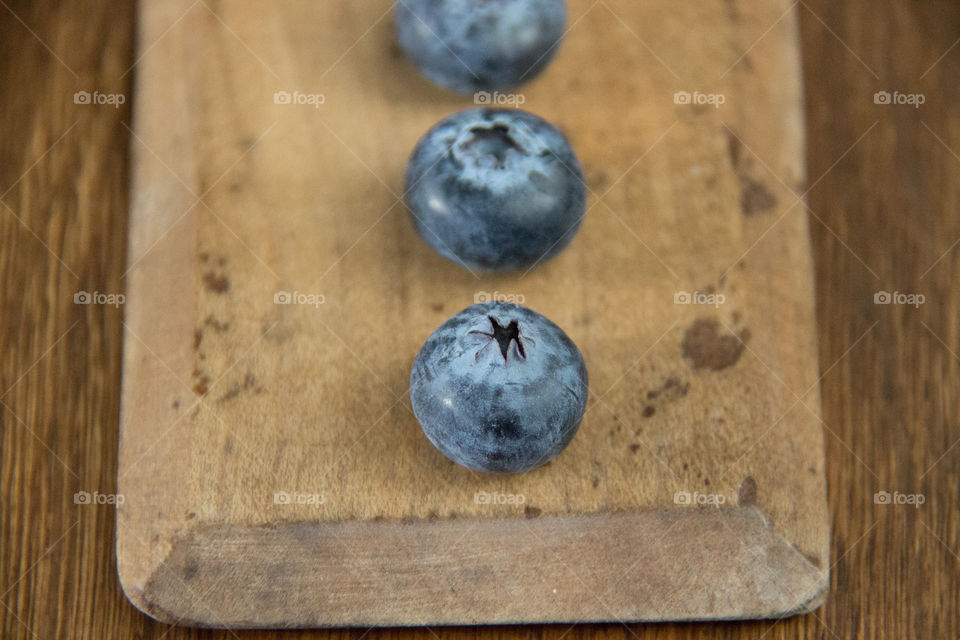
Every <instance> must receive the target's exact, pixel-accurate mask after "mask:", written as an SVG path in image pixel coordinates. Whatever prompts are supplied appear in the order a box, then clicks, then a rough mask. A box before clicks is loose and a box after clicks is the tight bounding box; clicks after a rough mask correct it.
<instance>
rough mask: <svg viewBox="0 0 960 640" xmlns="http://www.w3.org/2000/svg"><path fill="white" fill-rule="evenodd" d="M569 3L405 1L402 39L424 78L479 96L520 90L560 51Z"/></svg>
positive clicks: (400, 9) (399, 18) (398, 19)
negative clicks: (485, 93) (524, 83)
mask: <svg viewBox="0 0 960 640" xmlns="http://www.w3.org/2000/svg"><path fill="white" fill-rule="evenodd" d="M566 21H567V7H566V2H565V1H564V0H399V2H397V8H396V14H395V23H396V28H397V41H398V42H399V43H400V47H401V48H403V50H404V51H405V52H406V54H407V56H408V57H409V58H410V59H411V60H412V61H413V63H414V64H415V65H416V66H417V67H418V68H419V69H420V71H421V72H422V73H423V75H425V76H427V77H428V78H429V79H430V80H432V81H433V82H435V83H437V84H438V85H440V86H442V87H447V88H448V89H453V90H454V91H459V92H460V93H473V92H475V91H480V90H483V91H496V90H500V89H508V88H510V87H515V86H517V85H518V84H520V83H522V82H527V81H529V80H530V79H531V78H533V77H534V76H535V75H537V74H538V73H540V71H542V70H543V69H544V67H546V66H547V64H548V63H549V62H550V59H551V58H552V57H553V54H554V53H556V50H557V48H558V46H559V45H560V41H561V40H562V39H563V32H564V28H565V25H566Z"/></svg>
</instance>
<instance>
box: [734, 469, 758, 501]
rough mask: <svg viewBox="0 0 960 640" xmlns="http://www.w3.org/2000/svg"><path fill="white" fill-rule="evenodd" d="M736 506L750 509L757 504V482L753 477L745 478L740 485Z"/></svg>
mask: <svg viewBox="0 0 960 640" xmlns="http://www.w3.org/2000/svg"><path fill="white" fill-rule="evenodd" d="M737 504H739V505H740V506H741V507H752V506H753V505H755V504H757V481H756V480H754V479H753V476H747V477H746V478H744V479H743V482H741V483H740V489H739V490H738V491H737Z"/></svg>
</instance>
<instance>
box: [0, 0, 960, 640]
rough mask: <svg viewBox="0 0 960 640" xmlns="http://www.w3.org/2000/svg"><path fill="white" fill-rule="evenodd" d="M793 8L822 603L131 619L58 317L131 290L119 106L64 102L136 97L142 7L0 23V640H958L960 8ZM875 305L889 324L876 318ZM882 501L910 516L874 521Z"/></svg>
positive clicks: (72, 354) (90, 354)
mask: <svg viewBox="0 0 960 640" xmlns="http://www.w3.org/2000/svg"><path fill="white" fill-rule="evenodd" d="M198 2H201V3H202V2H204V0H198ZM599 2H600V4H601V5H602V4H603V0H599ZM209 8H210V9H211V11H212V12H215V11H216V4H215V3H213V2H211V3H210V5H209ZM794 10H795V11H798V12H799V14H800V19H801V25H802V35H803V47H804V49H803V61H804V79H805V82H806V99H807V127H808V175H809V179H808V184H807V189H808V191H807V202H808V205H809V207H808V209H807V210H806V211H805V210H804V209H803V208H802V207H795V208H794V209H792V210H787V211H784V212H783V214H782V215H784V216H786V215H809V216H810V220H811V228H812V239H813V246H814V257H815V264H816V284H817V319H818V323H819V334H820V369H821V373H822V375H823V377H822V382H821V384H822V390H823V414H824V423H825V426H824V429H825V432H826V443H827V473H828V490H829V504H830V515H831V519H832V523H833V526H832V536H831V542H832V549H831V561H832V562H833V563H834V564H833V567H832V571H831V586H830V589H831V594H830V597H829V600H828V601H827V603H826V604H825V605H824V606H823V607H822V608H820V609H819V610H817V611H816V612H814V613H812V614H809V615H805V616H798V617H793V618H790V619H786V620H783V621H779V622H773V621H758V622H748V623H719V624H699V623H683V624H665V625H622V624H610V625H584V626H570V625H552V626H542V627H536V626H529V627H491V628H472V627H463V628H432V629H427V628H422V629H411V630H396V629H375V630H367V629H355V630H338V631H329V632H327V631H299V632H267V633H264V632H232V631H224V630H219V631H214V630H197V629H184V628H174V627H171V626H169V625H164V624H160V623H157V622H155V621H153V620H151V619H149V618H147V617H146V616H144V615H143V614H141V613H139V612H138V611H136V610H135V609H134V608H133V607H132V606H131V605H130V604H129V603H128V602H127V601H126V599H125V598H124V596H123V594H122V592H121V591H120V586H119V583H118V581H117V578H116V563H115V558H114V527H115V515H114V509H113V507H112V506H111V505H109V504H76V503H75V497H76V494H77V492H81V491H86V492H88V493H90V494H91V495H96V494H99V495H100V496H101V497H102V496H106V495H110V494H111V493H112V492H113V491H115V486H116V463H117V423H118V418H119V416H118V399H119V390H120V355H121V340H120V338H121V333H122V331H121V330H122V322H123V315H122V307H119V308H117V307H114V306H109V305H101V304H91V305H82V304H75V302H74V296H75V294H76V293H77V292H78V291H88V292H91V293H92V292H99V293H101V294H117V293H123V291H124V277H123V276H124V270H125V268H126V266H125V265H126V256H125V247H126V237H127V233H126V231H127V229H126V226H127V211H128V208H129V204H130V203H129V198H128V190H129V145H130V131H129V129H128V126H129V124H130V104H129V99H127V100H126V101H125V103H124V104H120V105H117V107H118V108H114V106H113V105H110V104H100V105H93V104H88V105H84V104H76V103H75V94H76V92H80V91H88V92H90V93H91V94H92V93H93V92H94V91H97V92H99V94H98V95H97V96H94V98H93V100H96V99H97V97H99V96H104V95H111V94H122V95H123V96H127V97H129V96H130V95H131V93H132V91H131V89H132V84H131V83H132V82H134V81H135V78H136V60H135V59H134V53H133V52H134V47H133V43H134V34H135V29H134V24H135V22H134V21H135V8H134V6H133V5H132V3H129V2H110V3H106V2H92V1H84V2H74V3H57V2H52V1H46V0H45V1H42V2H27V1H23V2H6V1H4V2H0V78H3V82H4V85H3V89H4V91H3V92H2V93H0V145H2V153H0V205H2V206H0V261H2V262H0V264H2V267H0V269H2V273H3V279H2V286H0V309H2V312H0V340H2V348H3V350H2V352H0V353H2V355H0V405H2V406H0V429H2V430H0V514H2V515H0V604H2V605H3V606H2V607H0V638H16V637H27V638H29V637H35V638H43V639H46V638H68V637H70V638H72V637H83V638H161V637H165V638H187V637H196V638H212V637H217V638H229V637H232V636H237V637H251V638H252V637H281V636H284V637H320V636H324V637H326V636H334V637H343V638H348V637H349V638H356V639H359V638H361V637H370V638H387V637H393V636H401V635H402V636H416V637H418V638H422V639H429V638H432V637H444V638H447V637H461V638H466V637H479V636H498V637H510V638H521V637H543V638H551V639H554V640H559V639H560V638H568V637H569V638H577V637H596V638H603V637H610V638H654V637H656V638H689V637H697V638H701V637H702V638H741V637H742V638H760V637H764V638H795V637H804V638H807V637H815V638H834V637H836V638H848V637H874V636H885V637H891V638H926V637H931V638H932V637H941V638H952V637H957V635H958V633H960V620H958V616H960V613H958V612H960V595H958V594H960V556H958V554H960V495H958V494H960V474H958V469H960V444H958V443H960V285H957V284H956V282H957V279H958V277H960V86H958V84H957V82H956V79H957V78H958V77H960V39H958V36H960V5H958V4H957V3H956V2H952V1H944V2H932V1H931V2H925V3H905V2H897V1H896V0H886V1H882V2H866V1H864V2H844V3H831V2H827V1H826V0H815V1H814V0H810V1H809V2H808V1H806V0H804V1H802V2H798V3H797V4H796V5H794ZM730 11H732V12H736V11H737V6H736V2H735V1H731V2H730ZM226 26H227V27H229V25H226ZM347 55H349V53H348V54H347ZM750 55H751V52H750V50H747V51H746V52H744V59H743V60H742V61H741V62H740V63H741V64H750V63H751V61H750ZM884 91H885V92H888V93H889V95H890V97H891V100H890V102H891V104H884V103H883V102H884V98H885V97H886V94H883V93H881V94H877V92H884ZM81 98H82V94H81ZM920 101H922V104H919V105H918V104H916V103H917V102H920ZM878 102H879V103H878ZM897 102H902V103H900V104H897ZM758 161H761V162H762V159H759V158H758ZM761 241H762V240H761ZM743 259H744V260H749V259H750V257H749V252H748V254H747V255H746V256H744V258H743ZM880 292H889V293H890V294H891V296H890V297H891V298H892V302H893V304H875V297H876V296H877V294H878V293H880ZM894 294H896V295H894ZM921 296H922V297H921ZM881 297H882V294H881ZM910 302H912V303H916V304H908V303H910ZM898 303H899V304H898ZM878 492H888V493H889V494H890V496H891V501H892V502H906V503H910V502H913V503H917V502H922V504H882V503H881V504H877V494H878ZM885 495H886V494H880V496H881V497H885ZM881 502H882V501H881Z"/></svg>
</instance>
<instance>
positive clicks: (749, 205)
mask: <svg viewBox="0 0 960 640" xmlns="http://www.w3.org/2000/svg"><path fill="white" fill-rule="evenodd" d="M775 206H777V199H776V197H775V196H774V195H773V194H772V193H771V192H770V190H769V189H767V187H766V185H765V184H763V183H762V182H760V181H759V180H754V179H753V178H751V177H750V176H740V209H741V211H743V215H745V216H752V215H755V214H758V213H764V212H766V211H770V210H772V209H773V208H774V207H775Z"/></svg>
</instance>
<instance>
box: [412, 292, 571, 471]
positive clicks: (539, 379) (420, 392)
mask: <svg viewBox="0 0 960 640" xmlns="http://www.w3.org/2000/svg"><path fill="white" fill-rule="evenodd" d="M410 400H411V402H412V404H413V412H414V414H415V415H416V416H417V420H418V421H419V422H420V426H421V427H422V428H423V432H424V433H425V434H426V436H427V438H428V439H429V440H430V442H432V443H433V444H434V446H435V447H437V449H439V450H440V452H441V453H443V454H444V455H445V456H447V457H448V458H450V459H451V460H453V461H454V462H457V463H459V464H462V465H463V466H465V467H469V468H471V469H475V470H477V471H500V472H507V473H517V472H520V471H528V470H529V469H532V468H534V467H536V466H539V465H541V464H543V463H545V462H547V461H549V460H551V459H552V458H553V457H555V456H556V455H557V454H559V453H560V452H561V451H563V449H564V448H565V447H566V446H567V445H568V444H569V443H570V441H571V440H572V439H573V436H574V434H575V433H576V432H577V428H578V427H579V426H580V421H581V420H582V419H583V414H584V411H585V409H586V406H587V368H586V365H585V364H584V362H583V356H582V355H580V350H579V349H577V346H576V345H575V344H573V342H572V341H571V340H570V338H568V337H567V334H565V333H564V332H563V330H562V329H560V327H558V326H557V325H555V324H554V323H552V322H551V321H550V320H548V319H547V318H545V317H543V316H542V315H540V314H539V313H537V312H535V311H532V310H530V309H528V308H526V307H522V306H520V305H516V304H507V303H502V302H484V303H480V304H475V305H473V306H471V307H467V308H466V309H464V310H463V311H461V312H460V313H458V314H456V315H454V316H453V317H451V318H450V319H448V320H447V321H446V322H444V323H443V324H442V325H440V327H439V328H438V329H437V330H436V331H434V332H433V333H432V334H431V335H430V337H429V338H427V341H426V342H425V343H424V344H423V347H421V349H420V353H418V354H417V357H416V360H414V363H413V369H412V371H411V373H410Z"/></svg>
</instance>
